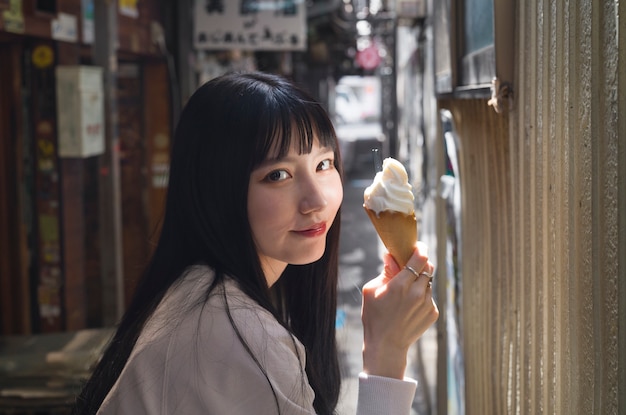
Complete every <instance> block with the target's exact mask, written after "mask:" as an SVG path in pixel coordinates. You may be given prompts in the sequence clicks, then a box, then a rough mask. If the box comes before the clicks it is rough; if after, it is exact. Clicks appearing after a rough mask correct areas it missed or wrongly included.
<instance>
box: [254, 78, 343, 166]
mask: <svg viewBox="0 0 626 415" xmlns="http://www.w3.org/2000/svg"><path fill="white" fill-rule="evenodd" d="M290 88H293V87H290ZM271 91H272V93H271V94H270V95H269V96H268V97H267V99H266V101H265V102H264V104H265V105H264V106H263V109H262V112H261V116H260V120H261V121H260V124H259V129H258V136H257V139H256V143H257V149H256V150H257V151H256V152H255V154H254V159H253V165H254V167H256V166H258V165H259V164H261V163H262V162H263V161H265V160H266V159H268V158H281V157H284V156H285V155H287V153H288V152H289V150H290V149H291V148H292V146H295V148H296V149H297V151H298V154H305V153H310V152H311V148H312V147H313V143H314V142H315V140H316V139H317V140H319V145H320V146H321V147H328V148H331V149H332V150H333V152H334V153H335V158H336V162H338V160H337V158H338V157H339V154H338V151H337V138H336V134H335V129H334V127H333V125H332V122H331V121H330V118H329V117H328V115H327V114H326V111H325V110H324V109H323V108H322V106H321V105H320V104H319V103H317V102H315V101H313V100H312V99H311V98H309V97H308V96H306V95H305V94H304V93H300V92H301V91H298V92H299V94H298V95H297V96H294V95H293V89H291V90H289V91H287V90H285V89H283V88H280V87H279V88H273V89H271ZM294 140H296V142H294Z"/></svg>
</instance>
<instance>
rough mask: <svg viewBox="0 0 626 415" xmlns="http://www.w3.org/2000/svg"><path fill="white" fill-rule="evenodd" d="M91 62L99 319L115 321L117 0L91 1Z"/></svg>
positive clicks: (118, 273) (119, 305)
mask: <svg viewBox="0 0 626 415" xmlns="http://www.w3.org/2000/svg"><path fill="white" fill-rule="evenodd" d="M94 24H95V38H94V44H93V60H94V63H95V64H96V65H98V66H101V67H102V68H103V74H104V75H103V76H104V103H105V152H104V154H103V155H102V156H101V157H100V160H99V163H100V166H99V167H100V171H99V173H100V174H99V176H98V191H99V198H100V203H99V205H100V230H99V232H100V243H101V247H100V267H101V276H102V295H103V298H102V301H103V310H102V312H103V316H102V322H103V324H104V325H105V326H110V325H113V324H115V323H116V322H117V321H118V320H119V319H120V317H121V316H122V314H123V312H124V275H123V267H122V204H121V183H120V164H119V135H118V117H117V104H116V88H117V56H116V44H117V2H116V1H112V0H97V1H95V2H94Z"/></svg>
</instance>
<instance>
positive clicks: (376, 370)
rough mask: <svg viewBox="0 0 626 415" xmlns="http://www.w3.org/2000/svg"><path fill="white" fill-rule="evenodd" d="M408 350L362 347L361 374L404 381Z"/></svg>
mask: <svg viewBox="0 0 626 415" xmlns="http://www.w3.org/2000/svg"><path fill="white" fill-rule="evenodd" d="M407 354H408V350H391V349H389V348H384V349H383V348H376V347H367V346H364V347H363V372H365V373H367V374H368V375H374V376H383V377H387V378H393V379H404V372H405V371H406V361H407Z"/></svg>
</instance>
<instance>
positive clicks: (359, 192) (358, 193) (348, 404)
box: [337, 157, 437, 415]
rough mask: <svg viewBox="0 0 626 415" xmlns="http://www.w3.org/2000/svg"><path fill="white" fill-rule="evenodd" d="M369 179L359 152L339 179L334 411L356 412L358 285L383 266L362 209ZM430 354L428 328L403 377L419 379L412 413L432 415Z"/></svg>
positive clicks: (432, 344)
mask: <svg viewBox="0 0 626 415" xmlns="http://www.w3.org/2000/svg"><path fill="white" fill-rule="evenodd" d="M373 178H374V167H373V163H372V162H369V161H368V160H367V157H361V161H360V162H359V163H357V164H356V165H355V166H354V169H353V170H352V171H351V172H350V173H349V174H347V175H346V177H345V179H344V202H343V205H342V212H341V214H342V220H341V244H340V257H339V302H338V313H337V343H338V346H339V352H340V355H339V358H340V361H341V365H342V376H343V383H342V385H343V389H342V394H341V397H340V404H339V407H338V414H340V415H353V414H355V413H356V401H357V393H358V374H359V372H360V371H361V370H362V357H361V349H362V344H363V343H362V341H363V329H362V325H361V287H362V286H363V285H364V284H365V283H366V282H367V281H369V280H370V279H372V278H374V277H375V276H376V275H378V274H379V273H380V272H381V270H382V266H383V263H382V253H383V252H384V246H383V245H382V243H381V242H380V240H379V238H378V235H377V234H376V231H375V230H374V227H373V225H372V224H371V222H370V221H369V218H368V217H367V214H366V213H365V211H364V210H363V191H364V190H365V188H366V187H367V186H368V185H369V184H370V183H371V181H372V179H373ZM436 359H437V337H436V330H435V328H434V327H433V328H431V329H429V330H428V331H427V332H426V333H425V334H424V336H423V337H422V338H421V339H420V341H419V342H418V343H417V344H416V345H415V346H414V347H413V349H412V350H411V353H410V356H409V363H408V369H407V376H410V377H412V378H414V379H417V380H418V382H419V383H418V390H417V393H416V397H415V401H414V404H413V412H412V414H413V415H433V414H435V408H436V402H435V399H436V394H435V387H434V385H435V381H436Z"/></svg>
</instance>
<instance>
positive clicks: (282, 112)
mask: <svg viewBox="0 0 626 415" xmlns="http://www.w3.org/2000/svg"><path fill="white" fill-rule="evenodd" d="M292 139H296V140H298V142H295V143H293V144H295V145H296V147H295V148H297V149H298V150H299V152H300V153H307V152H309V151H310V150H311V147H312V145H313V142H314V140H315V139H317V140H319V143H320V145H321V146H328V147H330V148H333V149H334V150H335V167H336V168H337V170H338V171H339V172H340V174H341V161H340V155H339V150H338V145H337V138H336V135H335V131H334V128H333V125H332V122H331V121H330V119H329V117H328V115H327V113H326V111H325V110H324V109H323V107H322V106H321V105H320V104H319V103H317V102H315V100H314V99H313V98H312V97H311V96H310V95H309V94H307V93H306V92H305V91H303V90H302V89H300V88H299V87H297V86H296V85H294V84H293V83H291V82H289V81H287V80H286V79H284V78H282V77H279V76H276V75H270V74H264V73H259V72H253V73H230V74H227V75H223V76H221V77H218V78H215V79H213V80H211V81H209V82H207V83H206V84H204V85H203V86H201V87H200V88H199V89H198V90H197V91H196V92H195V93H194V94H193V95H192V96H191V98H190V99H189V101H188V103H187V104H186V106H185V108H184V110H183V111H182V113H181V116H180V120H179V122H178V125H177V128H176V132H175V137H174V143H173V148H172V155H171V166H170V172H169V186H168V191H167V198H166V207H165V214H164V218H163V222H162V227H161V231H160V236H159V239H158V243H157V245H156V247H155V250H154V253H153V255H152V257H151V260H150V262H149V263H148V265H147V267H146V269H145V271H144V274H143V276H142V278H141V280H140V281H139V283H138V285H137V288H136V290H135V294H134V297H133V299H132V301H131V303H130V305H129V307H128V309H127V311H126V313H125V315H124V316H123V318H122V320H121V322H120V324H119V326H118V329H117V332H116V333H115V335H114V337H113V339H112V341H111V343H110V345H109V346H108V348H107V350H106V351H105V353H104V355H103V357H102V359H101V360H100V362H99V364H98V365H97V366H96V368H95V370H94V373H93V375H92V377H91V378H90V379H89V381H88V382H87V384H86V385H85V387H84V388H83V390H82V392H81V393H80V395H79V397H78V399H77V403H76V407H75V409H74V413H75V414H81V415H83V414H95V413H96V411H97V410H98V408H99V407H100V405H101V404H102V401H103V400H104V398H105V397H106V395H107V393H108V392H109V391H110V389H111V388H112V386H113V385H114V383H115V382H116V380H117V378H118V377H119V375H120V373H121V371H122V369H123V367H124V365H125V364H126V362H127V360H128V357H129V356H130V353H131V351H132V349H133V347H134V345H135V342H136V341H137V338H138V337H139V333H140V332H141V330H142V328H143V327H144V324H145V323H146V321H147V320H148V319H149V317H150V316H151V314H152V313H153V311H154V310H155V308H156V307H157V305H158V304H159V302H160V301H161V299H162V298H163V296H164V294H165V292H166V291H167V290H168V288H169V287H170V286H172V284H173V283H174V282H175V281H176V280H178V279H179V278H180V277H181V276H182V275H183V274H184V271H185V269H186V268H188V267H189V266H191V265H194V264H206V265H208V266H210V267H212V268H213V269H214V270H215V280H214V282H213V284H212V285H211V286H210V288H209V290H212V289H213V288H214V287H215V286H217V285H218V284H220V283H221V282H222V281H223V280H224V278H225V276H228V277H230V278H233V279H234V280H236V281H237V282H238V284H239V286H240V287H241V289H242V290H243V291H244V292H245V293H246V294H247V295H248V296H250V297H251V298H252V299H253V300H255V301H256V302H257V303H258V304H259V305H260V306H261V307H263V308H265V309H267V310H268V311H270V312H271V313H272V314H274V316H276V318H277V319H278V321H279V322H281V324H283V325H284V326H285V327H286V328H287V329H289V330H290V331H291V332H292V333H293V334H294V335H295V336H296V337H297V338H298V339H299V340H300V341H301V342H302V343H303V344H304V346H305V349H306V351H307V358H306V375H307V378H308V382H309V384H310V385H311V387H312V388H313V390H314V391H315V401H314V407H315V410H316V412H317V413H319V414H331V413H333V412H334V409H335V407H336V405H337V401H338V396H339V389H340V381H341V379H340V372H339V364H338V359H337V348H336V341H335V313H336V306H337V267H338V258H337V256H338V247H339V223H340V213H339V212H338V213H337V216H336V218H335V221H334V222H333V224H332V226H331V227H330V229H329V232H328V235H327V241H326V250H325V253H324V254H323V256H322V258H320V259H319V260H318V261H316V262H314V263H312V264H308V265H297V266H296V265H288V266H287V268H286V269H285V271H284V272H283V275H282V276H281V278H280V279H279V280H278V282H277V283H276V284H274V285H273V286H272V288H271V289H270V288H269V287H268V284H267V281H266V279H265V276H264V274H263V271H262V268H261V264H260V262H259V257H258V255H257V251H256V246H255V243H254V241H253V237H252V232H251V228H250V224H249V221H248V212H247V197H248V185H249V179H250V174H251V172H252V171H253V170H254V169H255V168H256V167H257V166H258V165H259V164H260V163H261V162H263V161H264V160H265V159H266V158H267V157H268V155H270V154H271V155H272V156H274V155H276V154H273V153H274V152H275V151H276V150H278V156H279V157H280V156H283V155H285V154H287V152H288V151H289V149H290V147H291V145H292V143H291V140H292ZM208 294H209V292H207V298H208ZM277 298H278V299H279V300H276V299H277ZM235 329H236V328H235Z"/></svg>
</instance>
